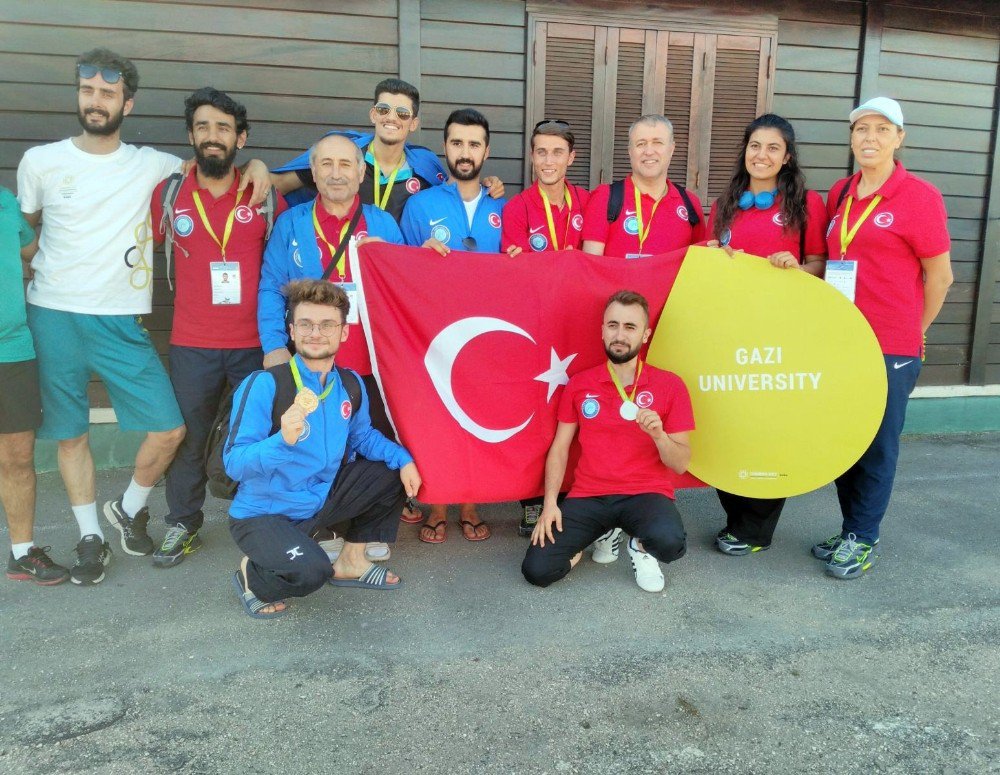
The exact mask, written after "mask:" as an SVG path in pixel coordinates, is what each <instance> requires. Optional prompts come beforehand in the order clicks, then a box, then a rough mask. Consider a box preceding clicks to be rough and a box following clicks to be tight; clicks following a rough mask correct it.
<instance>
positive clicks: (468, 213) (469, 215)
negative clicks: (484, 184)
mask: <svg viewBox="0 0 1000 775" xmlns="http://www.w3.org/2000/svg"><path fill="white" fill-rule="evenodd" d="M482 198H483V190H482V189H481V188H480V189H479V196H477V197H476V198H475V199H473V200H472V201H471V202H466V201H465V200H464V199H463V200H462V204H464V205H465V218H466V220H467V221H468V222H469V229H472V219H473V217H474V216H475V214H476V208H477V207H479V200H480V199H482Z"/></svg>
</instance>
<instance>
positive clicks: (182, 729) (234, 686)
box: [0, 435, 1000, 775]
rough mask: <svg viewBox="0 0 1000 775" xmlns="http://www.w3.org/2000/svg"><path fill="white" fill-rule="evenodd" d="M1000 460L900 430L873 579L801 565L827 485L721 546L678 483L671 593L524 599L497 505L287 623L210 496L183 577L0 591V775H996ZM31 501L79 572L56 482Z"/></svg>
mask: <svg viewBox="0 0 1000 775" xmlns="http://www.w3.org/2000/svg"><path fill="white" fill-rule="evenodd" d="M998 471H1000V435H986V436H972V437H946V438H923V439H914V440H909V441H907V442H906V443H905V445H904V450H903V461H902V465H901V470H900V475H899V477H898V480H897V488H896V495H895V497H894V500H893V504H892V507H891V512H890V515H889V517H888V518H887V523H886V525H885V529H884V531H883V540H882V546H883V547H884V548H883V558H882V560H881V562H880V564H879V565H878V566H877V567H876V569H875V570H874V571H873V572H872V573H871V574H870V575H869V576H867V577H865V578H863V579H860V580H858V581H853V582H841V581H835V580H832V579H828V578H826V577H825V576H824V575H823V574H822V573H821V572H820V565H819V563H817V562H816V561H815V560H813V559H811V558H810V557H809V556H808V554H807V549H808V547H809V545H810V544H811V543H812V542H813V541H815V540H817V539H819V538H824V537H826V536H827V535H828V534H829V533H831V532H832V531H833V530H835V529H836V527H837V526H838V523H837V520H836V518H835V516H834V515H835V511H836V509H835V497H834V494H833V491H832V488H829V487H828V488H825V489H823V490H821V491H818V492H816V493H812V494H810V495H808V496H804V497H801V498H797V499H795V500H794V501H792V502H791V503H790V504H789V505H788V507H787V508H786V512H785V516H784V517H783V520H782V524H781V525H780V526H779V529H778V537H777V542H776V544H775V546H774V547H773V548H772V550H771V551H769V552H767V553H765V554H761V555H757V556H753V557H746V558H729V557H725V556H723V555H721V554H718V553H717V552H715V551H714V550H712V549H711V537H712V535H713V534H714V533H715V531H716V530H718V527H719V524H718V522H719V508H718V504H717V502H716V501H715V499H714V495H713V494H712V493H711V492H709V491H691V492H685V493H682V495H681V497H680V499H679V505H680V508H681V511H682V513H683V514H684V517H685V520H686V522H687V525H688V534H689V539H690V549H689V551H688V555H687V556H686V557H685V558H684V559H682V560H681V561H680V562H678V563H677V564H675V565H674V566H672V567H670V568H669V569H668V570H667V589H666V591H665V592H664V593H662V594H648V593H644V592H641V591H640V590H638V588H636V587H635V586H634V583H633V580H632V577H631V570H630V568H629V566H628V562H627V560H626V559H625V558H622V559H621V560H620V561H619V562H618V563H617V565H615V566H599V565H596V564H594V563H593V562H591V561H590V560H589V559H587V560H585V562H584V563H583V564H582V565H581V566H580V567H579V568H578V569H577V570H576V571H574V573H573V574H572V575H571V577H570V578H568V579H567V580H565V581H564V582H562V583H561V584H559V585H557V586H555V587H552V588H551V589H549V590H545V591H543V590H538V589H534V588H531V587H529V586H528V585H527V584H526V583H525V582H524V581H523V580H522V579H521V577H520V573H519V570H518V568H519V563H520V559H521V556H522V554H523V551H524V546H525V543H524V541H523V539H519V538H517V537H516V535H515V534H514V525H515V521H516V519H517V513H516V509H515V507H514V506H513V505H512V504H504V505H499V506H491V507H488V508H486V509H484V513H485V515H486V516H487V517H488V518H489V519H490V521H491V522H492V523H493V525H494V528H495V530H496V535H495V536H494V538H493V539H491V540H490V541H488V542H486V543H482V544H471V543H468V542H466V541H464V540H463V539H462V538H461V536H460V533H459V531H458V530H457V529H455V527H454V526H452V527H451V528H450V529H449V535H448V541H447V543H446V544H445V545H444V546H426V545H424V544H421V543H419V542H418V541H417V540H416V529H415V528H412V527H409V526H405V525H404V526H403V527H402V530H401V536H400V541H399V543H398V544H397V546H396V549H395V555H396V556H395V557H394V558H393V561H392V563H391V565H392V567H393V569H394V570H396V571H397V572H399V573H400V575H402V576H403V577H404V579H405V580H406V588H405V589H403V590H400V591H398V592H393V593H381V592H370V591H364V590H334V589H333V588H329V587H328V588H326V589H325V590H323V591H321V592H319V593H317V594H316V595H314V596H313V597H312V598H310V599H307V600H305V601H301V602H299V603H298V604H297V605H296V606H295V612H294V613H292V614H289V615H288V616H286V617H284V618H283V619H281V620H278V621H273V622H256V621H252V620H250V619H249V618H247V617H246V616H244V615H243V613H242V611H241V609H240V608H239V607H238V605H237V602H236V599H235V595H234V593H233V590H232V588H231V586H230V581H229V572H230V571H231V569H232V568H233V566H234V564H235V562H236V559H237V552H236V548H235V545H234V544H233V543H232V541H231V540H230V538H229V536H228V533H227V531H226V530H225V526H224V521H223V519H222V513H223V510H222V504H221V503H213V504H212V510H211V511H212V515H211V522H210V523H209V525H208V527H207V528H206V530H205V531H204V536H205V539H206V547H205V548H204V549H203V550H202V551H201V552H200V553H199V554H196V555H194V557H193V558H191V559H190V560H189V561H187V562H185V563H184V564H183V565H181V566H180V567H178V568H175V569H173V570H168V571H158V570H155V569H153V568H152V567H150V565H149V563H148V561H147V560H140V559H137V558H131V557H127V556H125V555H124V554H123V553H121V552H120V551H119V552H117V553H116V556H115V559H114V562H113V564H112V566H111V567H110V568H109V574H108V578H107V580H106V581H105V582H104V583H103V584H101V585H100V586H99V587H96V588H88V589H83V588H79V587H74V586H72V585H70V584H66V585H63V586H61V587H57V588H54V589H42V588H36V587H34V586H33V585H30V584H26V583H13V582H6V583H2V582H0V624H2V630H0V653H3V654H4V658H3V660H2V661H0V772H2V773H29V772H32V773H33V772H62V773H136V772H143V773H147V774H151V773H164V772H184V773H235V772H262V773H272V772H273V773H278V772H281V773H295V775H302V774H304V773H372V772H385V773H466V772H469V773H472V772H476V773H478V772H487V773H493V772H496V773H576V772H579V773H713V774H714V773H768V774H770V773H805V772H831V773H833V772H836V773H861V772H887V773H937V772H939V773H970V774H971V773H975V774H977V775H978V774H979V773H988V772H1000V764H998V761H1000V759H998V739H1000V734H998V732H1000V715H998V706H1000V692H998V687H997V682H998V675H1000V651H998V648H997V644H998V642H1000V617H998V615H997V611H998V606H997V599H998V594H997V593H998V583H997V570H998V563H997V557H998V552H997V550H998V541H997V529H996V528H997V520H998V512H1000V475H998ZM127 475H128V474H127V472H123V471H114V472H108V473H103V474H101V475H100V480H99V490H100V494H101V497H110V496H112V495H114V494H116V493H118V492H120V491H121V490H122V488H123V486H124V483H125V482H126V481H127ZM40 489H41V503H40V508H39V513H40V514H41V517H40V526H39V528H38V538H39V540H40V542H43V543H45V544H51V545H52V547H53V551H52V553H53V554H54V556H55V557H56V558H58V559H63V560H65V559H67V558H68V557H69V555H70V551H71V549H72V546H73V544H74V543H75V541H76V534H75V528H74V527H72V526H71V525H70V520H71V518H70V515H69V511H68V508H66V506H65V496H64V495H63V492H62V488H61V484H60V482H59V480H58V475H56V474H46V475H44V476H43V477H42V479H41V483H40ZM152 507H153V512H154V513H155V514H162V513H163V493H162V490H160V489H158V490H157V491H155V493H154V499H153V501H152ZM162 532H163V530H162V527H160V526H159V525H158V526H157V528H156V530H155V533H154V537H157V538H158V537H159V536H160V535H162ZM2 539H3V541H6V540H7V536H6V532H5V531H4V534H3V536H2Z"/></svg>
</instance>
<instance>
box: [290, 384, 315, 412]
mask: <svg viewBox="0 0 1000 775" xmlns="http://www.w3.org/2000/svg"><path fill="white" fill-rule="evenodd" d="M295 405H296V406H298V407H299V408H301V409H302V411H303V412H305V413H306V414H312V413H313V412H315V411H316V409H317V408H318V407H319V398H318V397H317V396H316V394H315V393H313V392H312V391H311V390H310V389H309V388H307V387H304V388H302V390H300V391H299V392H298V393H296V394H295Z"/></svg>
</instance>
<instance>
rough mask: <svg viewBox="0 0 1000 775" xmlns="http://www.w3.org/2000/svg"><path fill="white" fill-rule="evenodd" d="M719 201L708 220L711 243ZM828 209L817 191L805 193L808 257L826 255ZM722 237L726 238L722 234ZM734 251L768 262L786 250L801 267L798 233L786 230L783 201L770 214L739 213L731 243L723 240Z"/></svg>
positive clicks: (750, 211)
mask: <svg viewBox="0 0 1000 775" xmlns="http://www.w3.org/2000/svg"><path fill="white" fill-rule="evenodd" d="M718 204H719V202H718V200H716V201H715V202H713V203H712V212H711V214H710V215H709V217H708V229H707V231H708V235H707V236H708V239H715V229H714V228H713V227H714V225H715V217H716V210H717V207H718ZM828 220H829V219H828V218H827V216H826V205H825V204H823V197H821V196H820V195H819V194H817V193H816V192H815V191H807V192H806V242H805V245H806V255H807V256H825V255H826V225H827V222H828ZM722 236H723V237H725V236H726V235H725V234H723V235H722ZM722 242H723V244H728V245H729V247H731V248H733V249H734V250H742V251H743V252H744V253H750V254H751V255H754V256H763V257H764V258H767V257H768V256H770V255H772V254H773V253H780V252H781V251H783V250H787V251H788V252H789V253H791V254H792V255H793V256H795V257H796V258H797V259H798V260H799V263H800V264H801V263H802V256H800V255H799V233H798V232H797V231H795V232H789V231H786V230H785V226H784V221H783V220H782V218H781V197H780V196H779V197H778V198H777V200H775V203H774V205H772V206H771V207H769V208H768V209H767V210H758V209H757V208H756V207H751V208H750V209H749V210H737V211H736V215H735V217H734V218H733V222H732V224H730V226H729V241H728V243H727V242H726V240H724V239H723V240H722Z"/></svg>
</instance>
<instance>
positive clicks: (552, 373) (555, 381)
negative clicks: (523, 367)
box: [535, 347, 577, 403]
mask: <svg viewBox="0 0 1000 775" xmlns="http://www.w3.org/2000/svg"><path fill="white" fill-rule="evenodd" d="M576 355H577V354H576V353H573V354H572V355H570V356H568V357H566V358H562V359H560V358H559V356H558V355H556V349H555V348H554V347H553V348H552V355H551V356H550V363H549V370H548V371H544V372H542V373H541V374H539V375H538V376H537V377H535V381H536V382H547V383H548V385H549V393H548V395H547V396H545V403H548V402H549V401H551V400H552V394H553V393H555V392H556V388H557V387H559V386H560V385H565V384H567V383H568V382H569V374H567V373H566V369H568V368H569V365H570V363H572V362H573V359H574V358H575V357H576Z"/></svg>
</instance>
